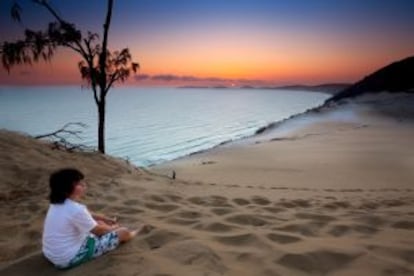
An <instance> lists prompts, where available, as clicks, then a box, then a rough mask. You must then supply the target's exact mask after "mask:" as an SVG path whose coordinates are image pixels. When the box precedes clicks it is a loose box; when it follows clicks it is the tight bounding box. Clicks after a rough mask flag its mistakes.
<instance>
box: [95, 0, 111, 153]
mask: <svg viewBox="0 0 414 276" xmlns="http://www.w3.org/2000/svg"><path fill="white" fill-rule="evenodd" d="M112 7H113V0H108V9H107V11H106V19H105V23H104V25H103V29H104V30H103V31H104V33H103V40H102V52H101V54H100V56H99V69H100V76H99V88H100V101H99V103H98V118H99V122H98V150H99V151H100V152H102V153H105V98H106V93H107V92H108V91H107V82H106V76H107V75H106V58H107V51H108V49H107V45H108V32H109V26H110V25H111V17H112Z"/></svg>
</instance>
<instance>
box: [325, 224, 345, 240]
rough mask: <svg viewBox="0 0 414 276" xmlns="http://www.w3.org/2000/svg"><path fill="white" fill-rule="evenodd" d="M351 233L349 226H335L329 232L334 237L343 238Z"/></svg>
mask: <svg viewBox="0 0 414 276" xmlns="http://www.w3.org/2000/svg"><path fill="white" fill-rule="evenodd" d="M350 231H351V228H350V227H349V226H348V225H339V224H338V225H333V226H332V227H331V229H330V230H329V231H328V233H329V234H331V235H332V236H334V237H342V236H344V235H346V234H348V233H349V232H350Z"/></svg>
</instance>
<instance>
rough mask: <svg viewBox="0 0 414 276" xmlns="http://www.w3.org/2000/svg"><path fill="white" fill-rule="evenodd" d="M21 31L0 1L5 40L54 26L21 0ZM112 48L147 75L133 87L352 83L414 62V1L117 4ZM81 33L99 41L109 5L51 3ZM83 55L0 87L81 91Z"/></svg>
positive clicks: (1, 80) (1, 77)
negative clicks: (79, 66)
mask: <svg viewBox="0 0 414 276" xmlns="http://www.w3.org/2000/svg"><path fill="white" fill-rule="evenodd" d="M19 2H20V3H21V6H22V9H23V14H22V19H23V20H22V24H20V25H19V24H18V23H15V22H13V21H12V20H11V18H10V15H9V10H10V6H11V5H12V3H13V0H1V1H0V34H1V38H0V41H1V42H3V41H6V40H13V39H16V38H19V37H21V35H22V33H23V30H24V28H25V27H30V28H32V29H40V28H43V27H45V26H46V25H47V23H48V22H49V21H51V20H52V17H50V15H49V14H48V13H47V12H45V11H44V10H43V9H42V8H41V7H39V6H37V5H34V4H33V3H31V1H30V0H20V1H19ZM114 2H115V3H114V10H113V18H112V26H111V30H110V38H109V39H110V41H109V43H110V44H109V45H110V49H113V50H114V49H120V48H123V47H129V48H130V50H131V53H132V54H133V58H134V60H136V61H138V62H139V63H140V65H141V70H140V73H139V74H138V75H137V76H136V77H132V78H130V80H129V81H128V84H131V85H135V84H136V85H171V86H177V85H237V86H239V85H246V84H249V85H259V86H261V85H287V84H297V83H301V84H319V83H326V82H355V81H357V80H359V79H360V78H362V77H364V76H365V75H367V74H369V73H371V72H372V71H374V70H376V69H379V68H380V67H382V66H384V65H387V64H388V63H390V62H392V61H396V60H399V59H402V58H404V57H407V56H410V55H414V1H412V0H407V1H402V0H392V1H391V0H365V1H359V0H339V1H328V0H319V1H317V0H313V1H309V0H303V1H299V0H290V1H278V0H272V1H270V0H269V1H265V0H250V1H243V0H210V1H201V0H193V1H189V0H180V1H178V0H177V1H174V0H165V1H161V0H145V1H144V0H115V1H114ZM51 3H52V5H53V7H55V8H56V9H57V10H58V11H59V13H60V15H61V16H62V17H63V18H65V19H66V20H67V21H70V22H74V23H75V24H76V25H77V26H78V27H79V28H81V29H82V30H91V31H93V32H97V33H101V32H102V27H101V25H102V23H103V20H104V17H105V12H106V1H103V0H90V1H69V0H52V1H51ZM79 60H80V58H79V57H78V56H76V54H73V53H71V52H70V51H69V50H62V51H60V52H59V54H58V55H57V56H56V57H55V59H53V61H52V62H51V63H44V62H41V63H39V64H37V65H34V66H20V67H15V68H14V69H12V71H11V74H10V75H8V74H7V72H6V71H5V70H4V69H0V84H80V83H81V80H80V75H79V72H78V69H77V62H78V61H79Z"/></svg>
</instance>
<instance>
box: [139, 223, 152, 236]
mask: <svg viewBox="0 0 414 276" xmlns="http://www.w3.org/2000/svg"><path fill="white" fill-rule="evenodd" d="M152 229H154V226H152V225H149V224H144V225H143V226H141V228H140V229H139V230H136V231H138V232H137V233H138V234H147V233H149V232H151V230H152Z"/></svg>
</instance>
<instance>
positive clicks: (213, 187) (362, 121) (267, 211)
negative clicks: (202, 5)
mask: <svg viewBox="0 0 414 276" xmlns="http://www.w3.org/2000/svg"><path fill="white" fill-rule="evenodd" d="M387 99H388V98H387ZM404 99H405V98H404ZM388 100H390V99H388ZM370 101H372V99H370ZM397 102H399V101H397ZM370 104H372V103H370ZM370 104H368V103H367V102H366V101H365V102H364V101H361V102H353V103H352V108H355V107H358V108H357V111H358V120H356V121H346V122H344V121H335V120H333V119H332V118H329V116H327V117H328V118H329V120H327V121H323V120H319V121H315V122H313V123H312V124H307V125H306V127H301V128H299V129H295V130H294V131H293V132H291V133H289V135H284V136H278V134H277V131H276V132H273V133H272V134H271V136H272V137H273V141H269V140H271V139H268V138H266V139H264V138H263V137H262V138H261V137H260V136H258V137H255V138H254V139H251V140H250V141H243V143H236V144H234V145H230V146H229V145H226V146H224V147H220V148H217V149H214V150H212V151H209V152H206V153H202V154H197V155H193V156H191V157H189V158H184V159H182V160H177V161H174V162H171V163H168V164H164V165H163V166H159V167H156V168H151V170H150V171H144V170H141V169H137V168H135V167H133V166H131V165H129V164H127V163H126V162H125V161H122V160H117V159H113V158H110V157H107V156H101V155H99V154H96V153H77V154H71V153H66V152H62V151H57V150H52V149H51V148H50V146H49V145H48V144H45V143H41V142H39V141H35V140H32V139H30V138H28V137H25V136H21V135H18V134H15V133H11V132H7V131H1V132H0V152H1V155H0V167H1V171H0V173H1V175H0V179H1V182H0V183H1V184H0V185H1V194H0V206H1V210H2V213H1V214H0V216H1V217H0V219H1V221H2V223H1V224H0V231H1V233H2V235H1V238H0V274H1V275H31V274H33V272H34V271H36V274H38V275H56V274H64V275H90V274H94V275H158V276H160V275H414V250H413V248H414V211H413V210H414V209H413V207H414V187H413V183H414V174H413V171H414V170H413V169H414V151H413V149H412V147H411V146H412V137H414V125H413V121H412V120H411V119H410V116H405V117H404V116H403V115H404V114H400V115H401V116H402V117H401V116H399V117H383V116H382V115H378V113H377V112H375V111H374V110H372V109H370V108H369V106H370ZM393 104H395V103H393ZM342 108H343V109H349V108H350V104H345V105H343V106H339V107H335V110H339V109H342ZM387 108H388V109H389V106H388V105H387ZM400 111H401V110H400ZM326 112H327V113H329V112H330V111H322V112H320V114H313V115H309V114H308V117H307V118H309V116H316V117H318V116H321V117H326V116H325V115H326V114H325V113H326ZM263 135H269V134H268V133H267V134H266V133H264V134H263ZM267 137H269V136H267ZM266 141H268V142H266ZM63 166H76V167H78V168H80V169H81V170H82V171H84V172H85V173H86V176H87V182H88V189H89V190H88V193H87V197H86V198H85V202H86V204H88V205H89V206H90V208H91V209H93V210H94V211H99V212H103V213H108V214H111V215H116V216H118V217H119V219H120V222H121V223H123V224H126V225H130V226H138V225H140V224H141V223H143V222H145V223H149V224H151V225H152V226H153V227H154V229H153V230H152V231H151V232H149V233H146V234H142V235H140V236H138V237H137V238H136V239H135V240H133V241H132V242H130V243H128V244H125V245H123V246H122V247H120V248H119V249H118V250H117V251H114V252H111V253H109V254H107V255H105V256H103V257H101V258H99V259H97V260H94V261H91V262H89V263H87V264H84V265H82V266H80V267H77V268H74V269H71V270H68V271H64V272H57V271H56V270H55V269H54V268H53V267H52V266H51V265H50V264H48V263H47V262H46V261H45V259H44V258H43V257H42V256H41V253H40V237H41V231H42V223H43V218H44V215H45V212H46V209H47V204H48V202H47V200H46V195H47V177H48V174H49V173H50V172H51V171H53V170H54V169H56V168H60V167H63ZM173 169H174V170H175V171H176V172H177V179H176V180H172V179H170V178H169V177H168V176H167V175H169V174H170V172H171V170H173Z"/></svg>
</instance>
